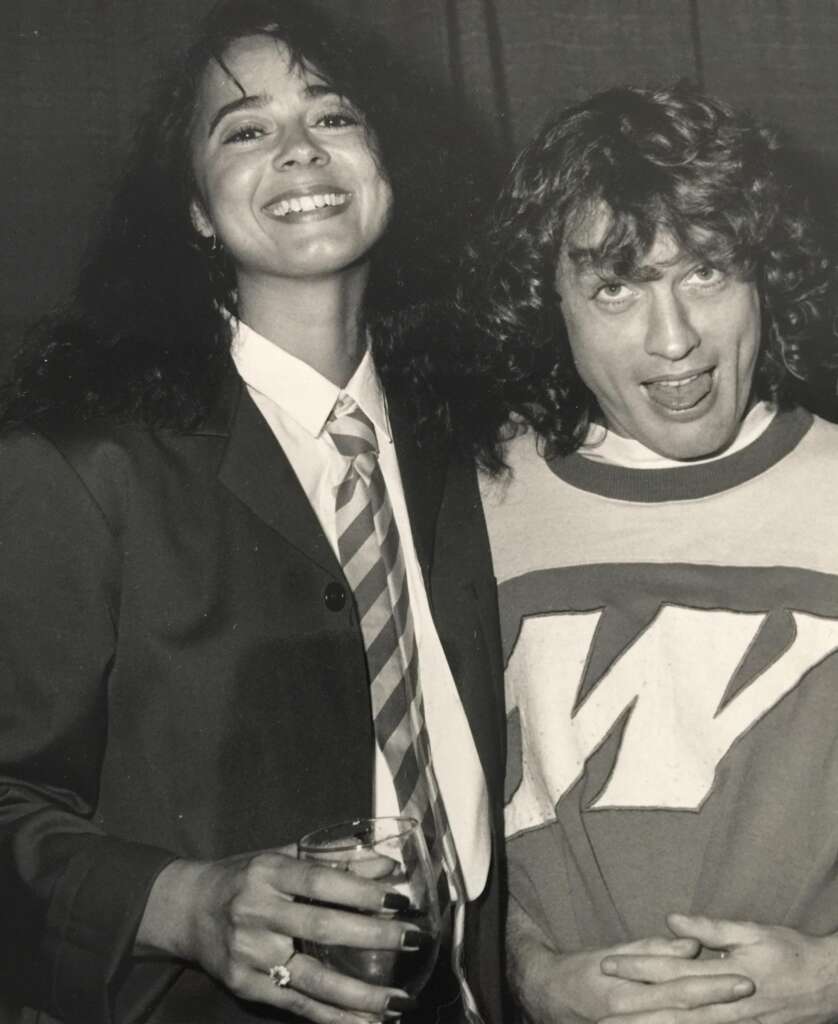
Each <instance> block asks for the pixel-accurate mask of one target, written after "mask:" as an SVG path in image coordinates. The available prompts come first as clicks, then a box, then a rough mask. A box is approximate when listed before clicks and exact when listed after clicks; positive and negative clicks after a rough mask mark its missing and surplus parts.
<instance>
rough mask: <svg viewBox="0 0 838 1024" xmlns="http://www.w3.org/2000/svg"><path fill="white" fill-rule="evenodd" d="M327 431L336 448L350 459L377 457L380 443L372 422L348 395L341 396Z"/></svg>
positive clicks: (327, 423) (330, 417)
mask: <svg viewBox="0 0 838 1024" xmlns="http://www.w3.org/2000/svg"><path fill="white" fill-rule="evenodd" d="M326 430H328V432H329V435H330V436H331V438H332V440H333V441H334V442H335V448H337V450H338V451H339V452H340V454H341V455H345V456H346V457H347V458H349V459H354V458H357V456H359V455H369V454H372V455H377V454H378V442H377V441H376V438H375V427H374V426H373V425H372V420H370V418H369V417H368V416H367V415H366V414H365V413H364V412H362V411H361V409H359V407H358V406H357V405H356V403H355V401H354V400H353V399H351V398H349V396H348V395H341V396H340V397H339V398H338V400H337V402H335V407H334V409H332V412H331V414H330V415H329V418H328V420H326Z"/></svg>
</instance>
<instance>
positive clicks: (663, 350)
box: [646, 292, 701, 360]
mask: <svg viewBox="0 0 838 1024" xmlns="http://www.w3.org/2000/svg"><path fill="white" fill-rule="evenodd" d="M700 344H701V335H700V333H699V331H698V329H697V327H696V325H695V323H694V322H693V316H692V313H691V310H690V308H689V306H688V305H687V304H686V303H685V302H684V301H683V300H682V299H680V298H679V297H678V296H676V295H673V294H672V293H671V292H666V293H664V294H658V295H655V296H654V297H653V299H652V309H651V313H650V316H649V323H648V327H647V331H646V351H647V352H648V353H649V354H650V355H658V356H662V357H663V358H664V359H671V360H677V359H683V358H684V357H685V356H687V355H689V353H690V352H692V350H693V349H694V348H695V347H696V346H697V345H700Z"/></svg>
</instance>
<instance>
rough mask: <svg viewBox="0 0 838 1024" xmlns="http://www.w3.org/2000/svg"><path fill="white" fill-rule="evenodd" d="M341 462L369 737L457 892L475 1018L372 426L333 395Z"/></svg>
mask: <svg viewBox="0 0 838 1024" xmlns="http://www.w3.org/2000/svg"><path fill="white" fill-rule="evenodd" d="M326 430H327V431H328V433H329V434H330V436H331V438H332V440H333V442H334V444H335V447H336V448H337V450H338V452H340V454H341V455H343V456H344V457H345V458H346V459H347V460H348V461H347V467H346V474H345V476H344V477H343V480H342V481H341V482H340V484H339V485H338V488H337V493H336V497H335V516H336V526H337V539H338V556H339V558H340V562H341V566H342V568H343V572H344V575H345V576H346V579H347V582H348V583H349V585H350V587H351V588H352V592H353V594H354V596H355V604H356V608H357V612H358V618H359V620H360V623H361V634H362V636H363V638H364V647H365V650H366V656H367V668H368V671H369V679H370V696H371V702H372V713H373V722H374V729H375V738H376V742H377V744H378V746H379V748H380V749H381V751H382V753H383V754H384V758H385V760H386V762H387V765H388V767H389V769H390V772H391V774H392V776H393V782H394V785H395V790H396V797H397V799H398V802H399V808H400V810H401V812H402V814H405V815H408V816H409V817H412V818H416V820H417V821H419V822H421V825H422V830H423V832H424V833H425V837H426V838H427V841H428V846H429V848H430V849H431V851H433V850H434V849H435V848H436V847H437V844H438V845H439V853H440V856H439V861H440V862H441V863H442V866H443V868H444V872H445V876H447V881H448V885H447V886H446V885H445V878H444V877H441V878H440V889H441V894H442V896H443V898H444V900H445V902H447V897H448V892H446V891H445V890H446V889H450V893H451V896H453V898H454V899H456V900H457V906H456V911H455V919H454V934H453V939H454V943H453V946H454V948H453V950H452V954H453V955H452V965H453V968H454V972H455V974H456V976H457V979H458V981H459V982H460V987H461V989H462V991H463V1001H464V1007H465V1009H466V1016H467V1019H468V1020H469V1021H477V1022H479V1021H480V1017H479V1014H478V1013H477V1010H476V1006H475V1004H474V1000H473V996H472V995H471V991H470V989H469V987H468V985H467V983H466V981H465V978H464V975H463V969H462V933H463V922H464V914H465V887H464V884H463V881H462V875H461V871H460V865H459V860H458V858H457V851H456V848H455V846H454V840H453V837H452V835H451V829H450V826H449V824H448V816H447V814H446V811H445V805H444V804H443V802H442V797H441V795H440V792H439V785H438V783H437V780H436V775H435V773H434V770H433V764H432V762H431V749H430V743H429V740H428V730H427V727H426V725H425V711H424V705H423V701H422V691H421V688H420V685H419V672H418V657H417V651H416V640H415V636H414V632H413V617H412V615H411V612H410V602H409V595H408V586H407V575H406V572H405V565H404V558H403V556H402V550H401V542H400V539H399V531H398V527H397V525H396V520H395V517H394V515H393V509H392V506H391V505H390V499H389V497H388V495H387V488H386V486H385V483H384V477H383V476H382V473H381V467H380V466H379V464H378V444H377V441H376V436H375V428H374V426H373V424H372V422H371V421H370V420H369V418H368V417H367V416H366V415H365V414H364V412H363V411H362V410H361V409H360V408H358V406H357V405H356V403H355V401H354V400H353V399H351V398H350V397H349V396H348V395H344V394H341V395H340V396H339V398H338V400H337V402H336V403H335V408H334V410H333V412H332V414H331V416H330V417H329V420H328V421H327V423H326Z"/></svg>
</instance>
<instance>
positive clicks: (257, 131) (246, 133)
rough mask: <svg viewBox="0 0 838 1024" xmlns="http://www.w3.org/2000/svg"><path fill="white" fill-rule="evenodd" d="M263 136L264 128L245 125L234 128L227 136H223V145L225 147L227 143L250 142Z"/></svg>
mask: <svg viewBox="0 0 838 1024" xmlns="http://www.w3.org/2000/svg"><path fill="white" fill-rule="evenodd" d="M264 134H265V130H264V128H261V127H259V125H256V124H245V125H242V126H241V127H239V128H235V129H234V130H233V131H231V132H230V134H229V135H227V136H225V138H224V143H225V145H226V144H227V143H229V142H252V140H253V139H259V138H261V137H262V136H263V135H264Z"/></svg>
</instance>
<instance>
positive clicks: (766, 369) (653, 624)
mask: <svg viewBox="0 0 838 1024" xmlns="http://www.w3.org/2000/svg"><path fill="white" fill-rule="evenodd" d="M796 180H797V179H796V173H795V167H794V161H793V160H792V159H791V158H790V156H789V155H788V154H787V153H786V152H785V151H784V150H783V149H782V148H781V147H780V146H779V145H778V143H777V141H776V139H775V138H774V136H773V135H772V134H771V133H770V132H768V131H767V130H766V129H764V128H762V127H760V126H759V125H757V124H755V123H754V122H753V121H752V120H750V119H749V118H747V117H744V116H741V115H739V114H737V113H734V112H733V111H731V110H729V109H728V108H726V107H725V106H723V105H722V104H720V103H717V102H715V101H714V100H711V99H709V98H708V97H706V96H704V95H702V94H700V93H698V92H697V91H695V90H693V89H691V88H689V87H686V86H678V87H676V88H674V89H671V90H667V91H657V92H652V91H644V90H639V89H633V88H620V89H614V90H610V91H608V92H605V93H602V94H599V95H597V96H595V97H593V98H592V99H590V100H588V101H587V102H584V103H582V104H580V105H578V106H576V107H574V108H573V109H570V110H568V111H566V112H564V113H562V114H560V115H559V116H558V117H557V118H556V119H554V120H553V121H551V122H550V123H549V124H547V125H546V127H545V128H544V129H543V130H542V131H541V132H540V134H538V135H537V136H536V137H535V138H534V140H533V141H532V142H530V144H529V145H528V146H527V147H526V148H525V150H524V151H523V153H522V154H521V156H520V157H519V159H518V161H517V162H516V164H515V166H514V168H513V171H512V173H511V175H510V178H509V181H508V183H507V185H506V187H505V190H504V192H503V193H502V195H501V198H500V201H499V203H498V205H497V207H496V210H495V213H494V217H493V219H492V221H491V224H490V225H489V228H488V230H487V232H486V234H485V236H484V237H483V239H482V240H481V242H480V243H479V244H478V245H476V246H475V248H474V254H473V255H474V261H473V264H472V267H471V270H472V273H471V274H470V275H469V276H468V278H467V284H466V287H465V300H466V303H467V304H468V307H469V308H470V309H472V310H475V311H476V312H475V313H474V317H475V319H477V320H478V322H479V324H480V328H481V329H480V330H479V331H477V332H476V334H475V336H476V337H478V338H480V345H479V347H478V348H477V349H476V350H474V351H475V352H476V354H472V356H470V357H468V358H471V359H472V363H471V374H470V378H469V379H471V380H473V381H476V382H479V381H480V380H483V381H485V380H486V379H487V378H488V379H491V380H492V382H493V386H492V387H491V388H486V387H485V384H484V393H483V395H482V396H481V395H480V394H479V393H478V389H477V388H476V387H475V392H474V399H473V401H469V399H468V397H466V398H465V399H464V403H463V407H462V409H461V413H462V412H465V411H468V412H469V414H470V416H469V418H470V420H471V423H472V424H473V426H472V430H473V433H472V435H471V436H472V438H473V439H476V440H475V443H476V446H477V447H478V449H479V450H480V451H481V454H482V458H483V462H484V465H486V466H487V467H488V468H489V469H490V470H494V471H495V472H494V473H490V474H488V475H487V477H486V480H485V484H484V487H483V498H484V507H485V510H486V513H487V519H488V525H489V533H490V540H491V546H492V553H493V557H494V560H495V567H496V575H497V577H498V582H499V586H500V607H501V619H502V627H503V634H504V656H505V664H506V689H507V701H508V726H509V740H510V762H509V769H508V777H507V806H506V831H507V843H508V853H509V880H510V890H511V896H512V900H511V910H510V919H509V926H508V949H509V956H510V967H511V975H512V982H513V986H514V988H515V990H516V993H517V996H518V999H519V1000H520V1002H521V1004H522V1005H523V1007H524V1009H525V1010H526V1012H527V1014H528V1016H529V1017H530V1018H531V1019H532V1020H534V1021H562V1022H564V1021H574V1022H575V1021H580V1020H591V1021H602V1020H605V1019H607V1021H608V1024H629V1021H630V1022H631V1024H658V1022H664V1021H666V1022H669V1021H678V1022H681V1024H687V1022H689V1024H733V1022H738V1021H752V1020H757V1019H758V1020H760V1021H762V1022H763V1024H767V1022H772V1024H773V1022H776V1024H779V1022H788V1021H800V1020H803V1019H806V1020H809V1021H827V1020H834V1019H836V1016H838V876H836V871H835V864H836V861H837V860H838V802H836V800H835V793H836V792H837V791H838V744H836V728H835V722H836V721H838V686H836V683H838V519H836V515H835V509H836V507H838V474H836V473H835V471H834V467H835V463H836V453H838V427H836V426H835V425H833V424H831V423H829V422H827V421H826V420H825V419H821V418H819V417H818V416H816V415H813V413H812V412H811V411H809V410H808V409H807V407H806V403H807V401H808V398H807V395H808V394H811V393H812V391H811V388H809V385H807V383H806V382H807V380H808V381H810V382H813V384H814V385H817V384H818V382H819V380H820V379H822V375H823V374H824V373H825V372H826V370H827V368H828V366H829V357H830V355H832V356H834V354H835V349H836V339H835V336H834V333H833V324H832V319H831V316H830V315H829V313H828V303H829V301H830V294H831V289H830V280H831V277H832V274H833V269H834V263H833V259H832V257H831V256H830V254H829V251H828V248H827V246H826V243H825V238H826V229H825V224H824V222H823V220H822V219H820V218H818V216H817V215H816V213H815V212H814V209H815V207H814V200H813V197H812V196H811V195H809V194H807V192H808V190H807V189H806V188H805V187H799V186H798V185H797V184H796ZM462 358H466V356H463V357H462ZM475 366H476V367H477V368H478V371H477V372H476V371H475ZM464 419H465V417H464ZM522 538H526V542H525V543H522Z"/></svg>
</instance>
